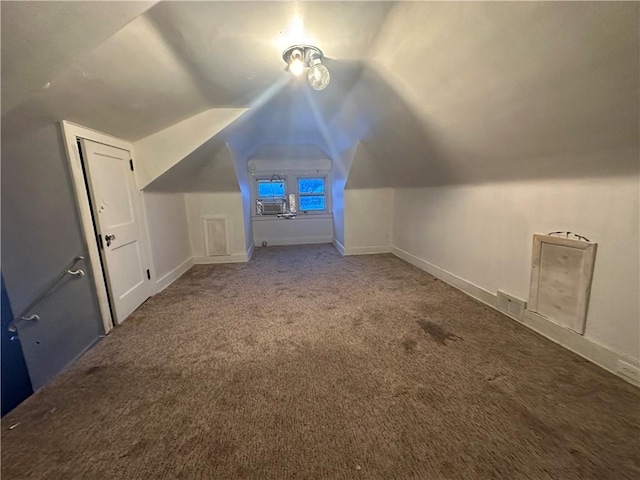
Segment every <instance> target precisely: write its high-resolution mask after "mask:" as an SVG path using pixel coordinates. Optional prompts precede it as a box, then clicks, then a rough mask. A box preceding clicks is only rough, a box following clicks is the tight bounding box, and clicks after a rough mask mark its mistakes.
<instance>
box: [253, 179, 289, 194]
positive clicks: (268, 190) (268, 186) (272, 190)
mask: <svg viewBox="0 0 640 480" xmlns="http://www.w3.org/2000/svg"><path fill="white" fill-rule="evenodd" d="M258 197H259V198H284V181H276V182H271V181H269V180H258Z"/></svg>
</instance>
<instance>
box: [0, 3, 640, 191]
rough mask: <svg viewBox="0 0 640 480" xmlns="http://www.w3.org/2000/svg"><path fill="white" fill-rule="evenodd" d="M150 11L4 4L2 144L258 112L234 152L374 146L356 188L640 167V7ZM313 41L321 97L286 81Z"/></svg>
mask: <svg viewBox="0 0 640 480" xmlns="http://www.w3.org/2000/svg"><path fill="white" fill-rule="evenodd" d="M150 6H151V4H149V3H146V4H142V3H138V2H96V3H95V5H94V4H93V3H89V2H43V3H41V4H40V3H38V4H35V3H33V2H15V3H14V2H2V4H1V8H2V67H3V68H2V112H3V125H2V126H3V131H2V133H3V137H4V136H5V135H19V134H20V132H21V130H24V129H27V128H30V124H31V123H32V122H33V121H40V122H55V121H59V120H61V119H66V120H70V121H72V122H75V123H79V124H82V125H85V126H88V127H91V128H95V129H97V130H101V131H105V132H107V133H111V134H113V135H117V136H119V137H122V138H125V139H128V140H131V141H136V140H139V139H142V138H145V137H148V136H149V135H151V134H153V133H155V132H158V131H160V130H162V129H165V128H166V127H168V126H170V125H173V124H175V123H177V122H180V121H182V120H184V119H186V118H189V117H192V116H193V115H196V114H198V113H200V112H204V111H205V110H209V109H211V108H229V107H232V108H236V107H249V111H248V112H247V113H246V114H244V115H243V116H242V117H240V118H239V119H238V120H237V121H236V122H235V123H234V124H232V125H231V126H230V127H228V128H226V129H225V130H224V132H221V133H222V134H223V135H224V141H226V142H228V143H229V145H231V147H232V148H233V149H234V155H236V156H237V157H239V158H243V159H246V158H249V157H250V156H251V155H254V154H255V153H256V152H257V151H258V150H259V149H260V148H261V147H263V146H265V145H271V144H282V145H301V144H310V145H316V146H318V147H319V148H321V149H322V150H323V151H325V153H327V155H328V156H330V157H331V158H334V159H336V158H338V157H339V156H340V154H341V152H344V151H345V150H347V149H349V148H351V147H353V145H355V144H357V143H358V142H360V147H358V150H357V151H356V155H355V157H354V160H353V163H352V166H351V175H350V179H349V183H348V185H349V186H350V187H353V188H368V187H374V186H397V187H410V186H422V185H438V184H446V183H463V182H483V181H494V180H507V179H512V178H533V177H538V178H540V177H542V178H545V177H553V176H590V175H612V174H630V173H631V174H637V172H638V161H637V159H638V136H639V131H640V122H639V120H638V104H639V103H640V93H639V88H638V82H639V80H638V79H639V77H640V71H639V70H640V67H639V55H638V53H639V51H638V50H639V43H640V41H639V40H640V39H639V33H638V9H639V6H638V4H637V3H635V2H634V3H632V2H629V3H609V2H602V3H597V2H594V3H578V2H567V3H557V2H556V3H554V2H526V3H504V2H495V3H494V2H463V3H456V2H399V3H397V4H392V3H389V2H255V3H254V2H160V3H157V4H155V5H153V6H151V8H149V7H150ZM293 18H299V19H303V20H304V28H303V29H302V30H301V31H299V32H297V35H298V36H297V37H295V35H294V34H295V33H296V32H295V30H296V28H299V27H301V26H302V25H301V24H299V23H298V24H296V23H295V22H294V23H292V22H291V20H292V19H293ZM294 38H295V40H294ZM301 41H306V42H310V43H314V44H316V45H318V46H319V47H320V48H322V49H323V51H324V53H325V54H326V56H327V60H326V65H327V66H328V67H329V69H330V71H331V75H332V79H331V84H330V85H329V87H328V88H327V89H326V90H324V91H322V92H315V91H312V90H310V89H309V88H308V86H306V85H305V83H304V81H303V82H297V80H299V79H294V78H292V77H291V76H290V75H289V74H288V73H286V72H284V63H283V62H282V60H281V52H282V50H283V49H284V48H285V47H286V46H288V45H289V44H291V43H298V42H301ZM218 141H219V139H216V142H213V143H214V144H215V145H218V143H217V142H218ZM216 148H217V147H216ZM205 150H206V151H207V152H209V153H207V154H206V155H204V156H203V155H195V156H189V157H188V158H192V159H195V160H194V162H195V165H194V168H196V170H197V167H198V165H200V163H201V161H202V159H203V158H210V157H211V155H210V153H211V152H210V149H205ZM185 168H186V167H185ZM176 171H177V170H176ZM186 171H188V169H187V170H185V172H186ZM183 173H184V172H183ZM164 181H167V179H166V178H165V179H164ZM165 186H166V185H165Z"/></svg>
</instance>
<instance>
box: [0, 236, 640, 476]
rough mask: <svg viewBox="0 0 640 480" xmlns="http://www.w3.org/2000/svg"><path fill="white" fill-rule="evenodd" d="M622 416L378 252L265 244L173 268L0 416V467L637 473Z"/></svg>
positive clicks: (628, 395) (23, 470)
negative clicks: (213, 261)
mask: <svg viewBox="0 0 640 480" xmlns="http://www.w3.org/2000/svg"><path fill="white" fill-rule="evenodd" d="M639 415H640V390H638V389H636V388H635V387H632V386H630V385H628V384H626V383H625V382H623V381H622V380H620V379H618V378H616V377H614V376H613V375H611V374H609V373H607V372H605V371H603V370H601V369H600V368H598V367H595V366H594V365H591V364H590V363H587V362H586V361H585V360H583V359H581V358H580V357H578V356H576V355H573V354H571V353H569V352H568V351H566V350H564V349H562V348H560V347H558V346H556V345H555V344H553V343H551V342H549V341H547V340H545V339H544V338H542V337H540V336H538V335H536V334H534V333H532V332H531V331H529V330H527V329H526V328H524V327H522V326H520V325H519V324H517V323H516V322H514V321H512V320H510V319H508V318H506V317H504V316H502V315H500V314H499V313H497V312H495V311H493V310H492V309H490V308H488V307H486V306H485V305H483V304H481V303H479V302H477V301H474V300H473V299H470V298H469V297H467V296H465V295H464V294H462V293H460V292H458V291H457V290H455V289H453V288H452V287H449V286H448V285H446V284H444V283H442V282H440V281H438V280H436V279H434V278H433V277H431V276H429V275H427V274H425V273H424V272H422V271H420V270H418V269H416V268H414V267H412V266H410V265H408V264H406V263H405V262H403V261H402V260H400V259H398V258H396V257H394V256H392V255H374V256H360V257H344V258H343V257H341V256H340V255H339V254H338V253H337V252H336V251H335V249H334V248H333V247H332V246H330V245H314V246H299V247H271V248H266V249H258V250H257V251H256V253H255V255H254V258H253V259H252V260H251V262H250V263H248V264H230V265H218V266H213V265H212V266H196V267H194V268H192V269H191V270H190V271H189V272H188V273H187V274H185V275H184V276H183V277H182V278H180V279H179V280H178V281H177V282H175V283H174V284H173V285H171V286H170V287H169V288H168V289H166V290H165V291H164V292H162V293H161V294H160V295H157V296H155V297H153V298H151V299H150V300H149V301H148V302H147V303H146V304H145V305H143V306H142V307H141V308H140V309H139V310H138V311H137V312H136V313H135V314H134V315H133V316H132V317H130V318H129V319H128V320H127V321H126V322H125V323H124V324H123V325H122V326H121V327H119V328H117V329H115V331H114V332H113V333H111V334H110V335H109V336H108V337H107V338H105V339H104V340H102V341H101V342H100V343H99V344H98V345H97V346H95V347H94V348H93V349H92V350H91V351H89V352H88V353H87V354H85V355H84V357H83V358H81V359H80V360H79V361H78V362H76V363H75V364H74V365H73V366H72V367H71V368H70V369H69V370H68V371H66V372H65V373H63V374H62V375H60V376H59V377H57V378H56V379H55V381H54V382H53V383H52V384H50V385H49V386H47V387H45V388H44V389H42V390H41V391H39V392H38V393H36V394H35V395H34V396H33V397H31V398H30V399H29V400H27V401H26V402H25V403H24V404H23V405H21V406H20V407H18V408H17V409H16V410H14V411H13V412H12V413H10V414H9V415H8V416H7V417H5V418H4V419H3V421H2V479H3V480H9V479H26V478H34V479H76V478H83V479H163V478H167V479H169V478H171V479H173V478H176V479H177V478H179V479H226V478H231V479H233V478H252V479H320V478H327V479H445V478H446V479H467V478H468V479H484V478H504V479H525V478H530V479H547V478H554V479H598V480H601V479H609V478H610V479H616V480H621V479H638V478H640V418H639ZM16 423H18V426H17V427H15V428H14V429H12V430H9V427H10V426H11V425H14V424H16Z"/></svg>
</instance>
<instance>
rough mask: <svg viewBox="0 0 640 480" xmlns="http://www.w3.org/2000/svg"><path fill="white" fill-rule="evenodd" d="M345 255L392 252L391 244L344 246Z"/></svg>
mask: <svg viewBox="0 0 640 480" xmlns="http://www.w3.org/2000/svg"><path fill="white" fill-rule="evenodd" d="M343 248H344V252H343V253H342V254H343V255H373V254H376V253H391V247H390V246H389V245H372V246H370V247H343Z"/></svg>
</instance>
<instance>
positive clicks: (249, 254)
mask: <svg viewBox="0 0 640 480" xmlns="http://www.w3.org/2000/svg"><path fill="white" fill-rule="evenodd" d="M255 251H256V246H255V245H254V244H253V243H252V244H251V245H249V248H248V249H247V262H248V261H249V260H251V257H253V252H255Z"/></svg>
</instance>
